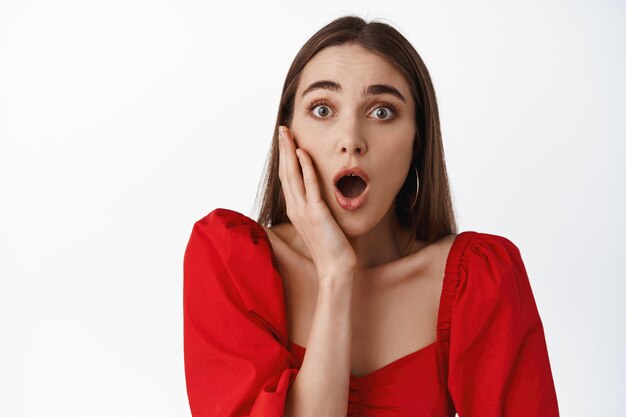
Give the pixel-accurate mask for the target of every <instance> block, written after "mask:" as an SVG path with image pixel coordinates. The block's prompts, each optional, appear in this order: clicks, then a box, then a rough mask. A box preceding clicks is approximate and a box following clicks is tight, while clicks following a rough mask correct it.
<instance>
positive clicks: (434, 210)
mask: <svg viewBox="0 0 626 417" xmlns="http://www.w3.org/2000/svg"><path fill="white" fill-rule="evenodd" d="M344 44H349V45H358V46H361V47H362V48H364V49H366V50H368V51H370V52H373V53H375V54H378V55H379V56H382V57H383V58H386V59H387V60H388V61H389V62H390V63H392V64H394V65H395V67H397V68H398V70H400V71H401V73H402V74H403V75H404V77H405V79H406V81H407V82H408V84H409V86H410V88H411V94H412V95H413V99H414V101H415V104H416V106H415V121H416V126H417V130H416V135H415V139H414V141H413V165H415V167H416V168H417V171H418V175H419V190H418V195H417V202H416V203H415V204H413V202H414V200H415V190H416V188H417V184H416V180H417V178H415V168H413V167H411V169H410V170H409V173H408V175H407V178H406V180H405V182H404V184H403V185H402V188H401V189H400V192H399V193H398V196H397V198H396V204H395V211H396V215H397V218H398V221H399V223H400V225H401V227H403V228H405V229H407V230H409V231H410V232H411V236H412V238H413V240H416V239H420V240H425V241H427V242H428V243H431V242H434V241H436V240H438V239H439V238H441V237H443V236H445V235H448V234H451V233H456V221H455V216H454V209H453V205H452V200H451V196H450V187H449V185H448V176H447V172H446V165H445V158H444V151H443V143H442V139H441V129H440V124H439V111H438V108H437V100H436V97H435V90H434V87H433V84H432V81H431V79H430V75H429V73H428V70H427V68H426V65H425V64H424V61H423V60H422V58H421V57H420V56H419V54H418V53H417V51H416V50H415V49H414V48H413V46H412V45H411V44H410V43H409V41H408V40H407V39H406V38H405V37H404V36H403V35H402V34H400V33H399V32H398V31H397V30H396V29H395V28H393V27H391V26H389V25H387V24H385V23H381V22H376V21H371V22H369V23H367V22H366V21H365V20H363V19H362V18H361V17H358V16H353V15H347V16H343V17H340V18H338V19H335V20H333V21H332V22H330V23H328V24H327V25H326V26H324V27H323V28H321V29H320V30H319V31H318V32H317V33H315V34H314V35H313V36H312V37H311V38H310V39H309V40H308V41H307V42H306V43H305V44H304V45H303V46H302V48H301V49H300V51H299V52H298V54H297V55H296V57H295V58H294V60H293V62H292V63H291V66H290V67H289V71H288V72H287V76H286V78H285V83H284V85H283V92H282V95H281V98H280V105H279V109H278V116H277V120H276V126H275V127H274V134H273V138H272V144H271V150H270V153H269V156H268V161H266V167H268V169H266V173H265V178H264V187H263V188H264V191H263V200H262V206H261V211H260V213H259V216H258V222H259V223H260V224H262V225H264V226H267V227H269V226H271V225H272V226H273V225H277V224H280V223H283V222H290V220H289V217H288V216H287V210H286V203H285V197H284V194H283V192H282V187H281V183H280V178H279V176H278V166H279V165H278V157H279V150H278V127H279V126H281V125H284V126H287V127H290V126H291V122H292V120H293V115H294V104H295V94H296V91H297V89H298V84H299V82H300V75H301V73H302V70H303V69H304V67H305V65H306V64H307V62H309V60H311V58H313V56H314V55H315V54H316V53H317V52H319V51H321V50H322V49H324V48H326V47H329V46H339V45H344ZM257 197H258V194H257ZM403 206H404V207H410V206H413V208H412V210H410V211H407V210H406V209H405V208H403Z"/></svg>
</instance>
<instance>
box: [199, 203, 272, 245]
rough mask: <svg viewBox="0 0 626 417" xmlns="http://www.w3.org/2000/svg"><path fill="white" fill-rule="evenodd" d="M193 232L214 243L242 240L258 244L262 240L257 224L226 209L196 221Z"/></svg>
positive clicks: (219, 209)
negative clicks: (226, 240) (204, 236)
mask: <svg viewBox="0 0 626 417" xmlns="http://www.w3.org/2000/svg"><path fill="white" fill-rule="evenodd" d="M193 232H195V233H202V234H204V235H206V236H207V237H209V238H210V239H211V240H213V241H215V242H220V241H222V239H228V240H242V239H243V240H252V243H254V244H258V241H259V239H263V238H264V233H263V232H264V230H263V227H262V226H261V225H260V224H259V223H257V222H256V221H255V220H253V219H251V218H250V217H248V216H246V215H245V214H242V213H240V212H238V211H235V210H230V209H226V208H216V209H214V210H212V211H211V212H209V214H207V215H206V216H204V217H202V218H201V219H199V220H198V221H196V222H195V223H194V226H193Z"/></svg>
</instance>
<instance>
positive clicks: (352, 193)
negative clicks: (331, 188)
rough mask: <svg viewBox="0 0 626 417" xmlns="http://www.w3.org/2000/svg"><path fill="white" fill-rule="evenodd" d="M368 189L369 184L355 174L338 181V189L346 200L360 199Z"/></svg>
mask: <svg viewBox="0 0 626 417" xmlns="http://www.w3.org/2000/svg"><path fill="white" fill-rule="evenodd" d="M366 187H367V183H366V182H365V181H364V180H363V178H361V177H359V176H358V175H355V174H348V175H345V176H343V177H341V178H340V179H339V181H337V189H338V190H339V192H341V194H343V196H344V197H346V198H355V197H358V196H359V195H361V193H362V192H363V191H365V188H366Z"/></svg>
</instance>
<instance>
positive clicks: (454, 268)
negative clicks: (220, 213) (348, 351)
mask: <svg viewBox="0 0 626 417" xmlns="http://www.w3.org/2000/svg"><path fill="white" fill-rule="evenodd" d="M225 210H228V211H230V212H231V213H236V214H238V215H240V216H243V219H244V220H246V222H248V223H251V224H252V225H253V226H254V227H255V228H256V229H257V230H258V232H259V233H260V237H261V238H262V239H261V240H263V241H264V242H265V243H266V245H267V247H268V249H269V251H270V255H271V257H272V263H273V264H274V266H276V265H277V262H276V256H275V253H274V248H273V246H272V243H271V241H270V239H269V236H268V234H267V231H266V230H265V228H264V227H263V226H262V225H261V224H260V223H259V222H257V221H256V220H254V219H252V218H250V217H248V216H246V215H245V214H242V213H239V212H237V211H234V210H229V209H225ZM474 234H476V232H473V231H463V232H461V233H458V234H457V235H456V236H455V237H454V240H453V241H452V245H450V249H449V250H448V254H447V256H446V262H445V268H444V276H443V282H442V290H441V293H440V297H439V309H438V312H437V336H436V339H435V341H434V342H432V343H430V344H428V345H426V346H423V347H421V348H419V349H417V350H414V351H413V352H410V353H408V354H406V355H404V356H402V357H400V358H398V359H395V360H393V361H391V362H389V363H387V364H386V365H383V366H382V367H380V368H378V369H375V370H374V371H372V372H369V373H367V374H365V375H361V376H357V375H354V374H353V373H352V372H350V380H351V381H354V382H361V381H365V380H369V379H371V378H373V377H375V376H380V375H381V374H383V373H386V372H388V371H390V370H392V369H394V368H396V367H397V366H399V365H401V364H403V363H405V362H407V361H409V360H410V359H412V358H414V357H418V356H421V354H422V353H425V352H428V351H429V350H431V349H434V348H435V347H436V346H437V345H438V344H440V343H441V342H443V341H446V340H448V336H449V319H450V308H451V304H452V298H453V297H454V293H455V292H456V285H457V283H458V274H459V267H460V263H461V258H462V255H463V249H464V248H465V246H466V243H467V241H468V240H469V239H470V238H471V236H472V235H474ZM274 272H275V273H276V275H277V276H278V278H279V281H280V285H281V288H282V285H283V281H282V277H281V276H280V274H279V273H278V269H277V268H274ZM282 289H283V291H284V288H282ZM287 344H288V346H291V347H294V348H295V349H296V350H298V351H300V353H301V354H304V353H305V352H306V347H304V346H301V345H299V344H297V343H295V342H293V341H291V339H287Z"/></svg>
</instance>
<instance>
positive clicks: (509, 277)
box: [460, 232, 530, 298]
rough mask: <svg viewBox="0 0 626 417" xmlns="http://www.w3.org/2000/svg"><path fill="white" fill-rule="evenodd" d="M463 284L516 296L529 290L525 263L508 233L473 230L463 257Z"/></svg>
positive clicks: (480, 290)
mask: <svg viewBox="0 0 626 417" xmlns="http://www.w3.org/2000/svg"><path fill="white" fill-rule="evenodd" d="M463 266H464V268H463V270H464V273H463V274H462V276H461V277H460V281H461V282H460V288H461V289H465V290H468V291H469V290H471V291H472V292H473V293H474V294H479V293H480V294H482V296H484V297H487V296H492V297H496V298H501V297H503V296H506V297H509V298H515V297H517V296H518V293H519V292H520V291H528V290H530V288H529V287H530V283H529V279H528V275H527V272H526V267H525V265H524V261H523V259H522V255H521V253H520V250H519V248H518V247H517V245H516V244H515V243H514V242H513V241H512V240H511V239H509V238H508V237H505V236H502V235H497V234H491V233H481V232H473V233H472V235H471V237H470V239H469V240H468V242H467V247H466V249H465V253H464V259H463Z"/></svg>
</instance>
